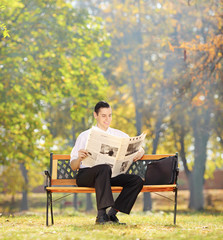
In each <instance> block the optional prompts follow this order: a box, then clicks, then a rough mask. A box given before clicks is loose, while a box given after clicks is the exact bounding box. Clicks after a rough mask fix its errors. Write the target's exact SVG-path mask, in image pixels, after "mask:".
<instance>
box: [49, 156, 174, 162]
mask: <svg viewBox="0 0 223 240" xmlns="http://www.w3.org/2000/svg"><path fill="white" fill-rule="evenodd" d="M175 155H176V154H145V155H144V156H143V157H142V158H141V159H140V160H158V159H161V158H165V157H170V156H175ZM58 159H59V160H70V155H69V154H53V160H58ZM140 160H139V161H140Z"/></svg>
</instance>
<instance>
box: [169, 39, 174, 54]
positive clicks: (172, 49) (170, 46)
mask: <svg viewBox="0 0 223 240" xmlns="http://www.w3.org/2000/svg"><path fill="white" fill-rule="evenodd" d="M168 45H169V48H170V50H171V51H172V52H174V47H173V46H172V45H171V43H170V42H169V41H168Z"/></svg>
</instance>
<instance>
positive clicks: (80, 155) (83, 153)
mask: <svg viewBox="0 0 223 240" xmlns="http://www.w3.org/2000/svg"><path fill="white" fill-rule="evenodd" d="M87 156H88V151H86V150H85V149H80V150H79V151H78V159H79V160H80V161H82V160H83V159H84V158H86V157H87Z"/></svg>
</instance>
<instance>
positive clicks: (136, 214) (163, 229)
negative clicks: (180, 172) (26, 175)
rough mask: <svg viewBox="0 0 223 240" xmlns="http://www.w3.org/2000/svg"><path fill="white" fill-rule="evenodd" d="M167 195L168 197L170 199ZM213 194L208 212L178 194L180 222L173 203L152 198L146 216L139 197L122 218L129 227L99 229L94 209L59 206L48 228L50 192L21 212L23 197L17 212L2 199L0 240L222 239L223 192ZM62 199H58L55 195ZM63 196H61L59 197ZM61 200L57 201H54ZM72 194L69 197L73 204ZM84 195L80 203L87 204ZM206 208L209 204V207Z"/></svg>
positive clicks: (6, 198)
mask: <svg viewBox="0 0 223 240" xmlns="http://www.w3.org/2000/svg"><path fill="white" fill-rule="evenodd" d="M168 194H169V193H167V195H166V196H168V197H169V195H168ZM205 194H206V196H207V195H208V196H210V194H211V196H212V203H211V205H210V206H209V205H206V208H207V210H206V211H204V212H195V211H190V210H188V209H187V203H188V201H187V200H188V196H189V195H188V192H179V201H178V206H179V207H178V213H177V224H176V225H174V224H173V204H172V203H171V202H170V203H169V202H168V200H166V199H163V198H160V197H159V196H157V195H152V198H153V209H154V210H153V211H152V212H142V211H141V208H142V197H143V196H142V195H140V196H139V199H138V200H137V202H136V204H135V206H134V208H133V211H132V213H131V214H130V215H125V214H122V213H119V214H118V217H119V219H120V221H121V222H126V223H127V225H126V226H117V225H104V226H101V225H95V210H93V211H92V212H91V213H85V212H84V204H82V205H80V211H74V210H73V208H72V207H66V208H61V202H57V204H55V208H54V210H55V211H54V212H55V216H54V221H55V224H54V225H53V226H49V227H46V226H45V197H46V196H45V194H44V195H41V194H33V195H30V211H29V212H19V211H17V209H18V208H19V204H20V197H16V199H17V200H16V202H15V209H14V212H12V213H11V214H10V213H9V212H7V211H8V210H9V208H7V206H8V204H9V196H6V195H1V196H0V213H1V212H2V214H0V232H1V234H0V239H22V240H26V239H28V240H29V239H65V240H66V239H67V240H69V239H89V240H92V239H97V240H98V239H119V240H123V239H126V240H127V239H128V240H129V239H130V240H131V239H132V240H133V239H134V240H137V239H174V240H175V239H177V240H178V239H193V240H196V239H205V240H206V239H211V240H212V239H223V211H222V210H223V209H222V207H223V206H222V196H223V190H218V191H216V190H214V191H209V192H208V193H205ZM56 196H57V195H56ZM59 196H60V195H58V196H57V197H59ZM55 198H56V197H55ZM71 200H72V196H69V197H68V198H66V201H71ZM84 200H85V197H84V195H81V196H80V201H81V202H82V201H84ZM206 204H207V203H206Z"/></svg>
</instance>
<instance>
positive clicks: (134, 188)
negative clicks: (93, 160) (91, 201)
mask: <svg viewBox="0 0 223 240" xmlns="http://www.w3.org/2000/svg"><path fill="white" fill-rule="evenodd" d="M77 185H78V186H79V187H94V188H95V192H96V201H97V209H102V208H107V207H113V208H114V209H116V210H119V211H120V212H123V213H127V214H129V213H130V211H131V209H132V207H133V205H134V203H135V201H136V198H137V196H138V194H139V193H140V191H141V189H142V187H143V180H142V179H141V177H139V176H137V175H130V174H120V175H118V176H116V177H113V178H111V167H110V166H109V165H107V164H101V165H97V166H94V167H91V168H82V169H79V172H78V175H77ZM111 186H121V187H123V189H122V191H121V193H120V194H119V196H118V197H117V199H116V200H115V201H114V199H113V195H112V191H111Z"/></svg>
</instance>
